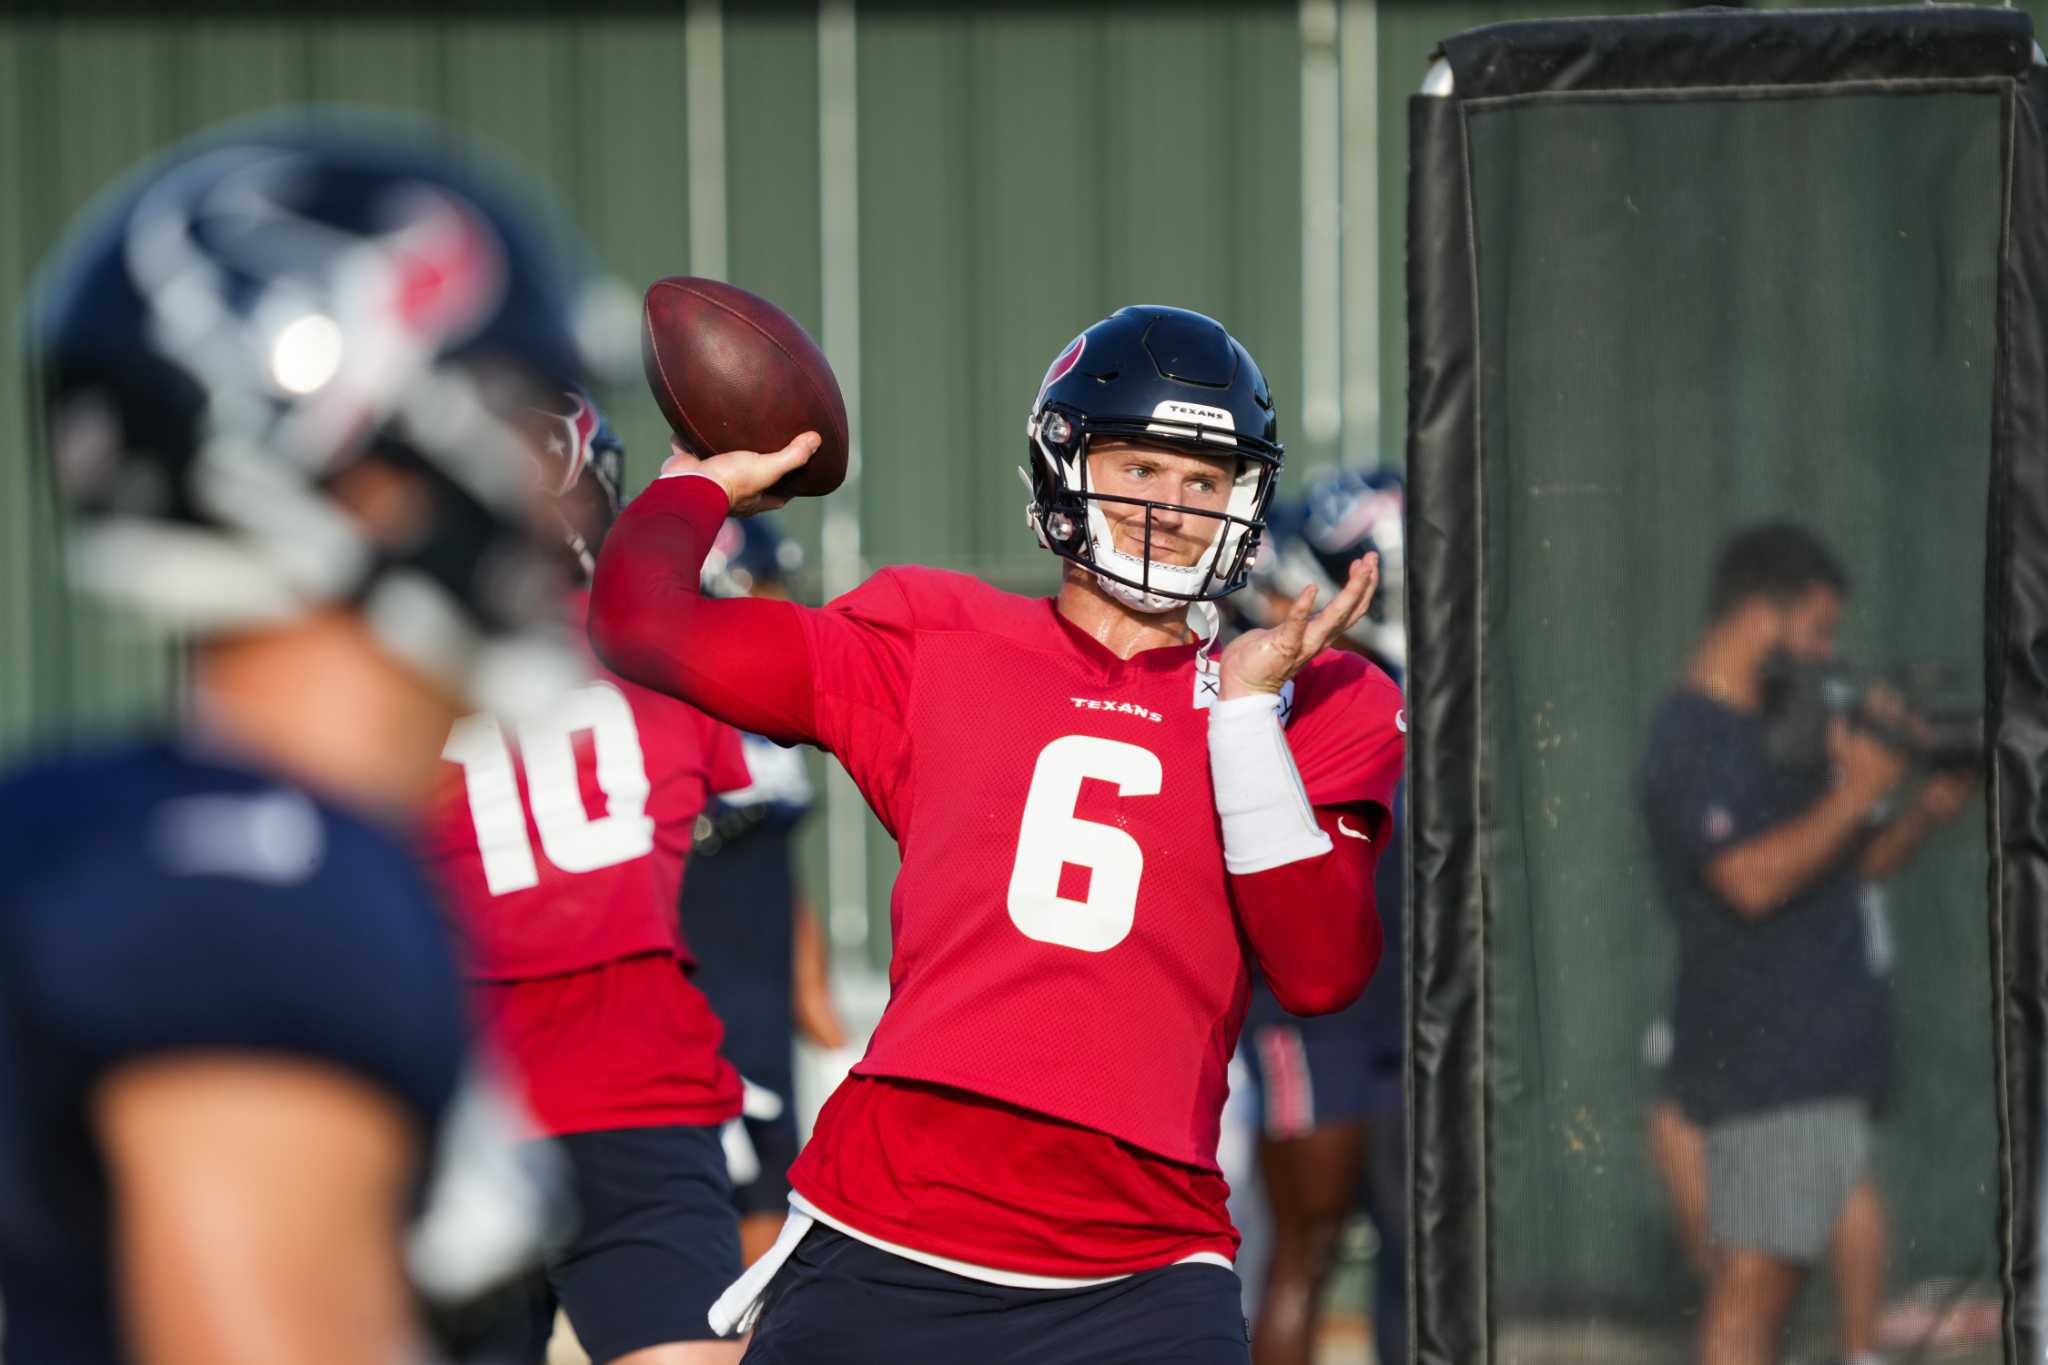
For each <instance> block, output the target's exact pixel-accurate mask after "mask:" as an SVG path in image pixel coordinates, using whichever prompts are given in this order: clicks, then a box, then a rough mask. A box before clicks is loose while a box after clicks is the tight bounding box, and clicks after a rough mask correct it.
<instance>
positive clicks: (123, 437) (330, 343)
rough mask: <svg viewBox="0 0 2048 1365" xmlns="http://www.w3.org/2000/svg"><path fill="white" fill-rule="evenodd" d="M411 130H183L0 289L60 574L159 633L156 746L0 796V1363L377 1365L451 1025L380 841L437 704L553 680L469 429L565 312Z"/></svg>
mask: <svg viewBox="0 0 2048 1365" xmlns="http://www.w3.org/2000/svg"><path fill="white" fill-rule="evenodd" d="M430 136H431V137H434V138H438V137H440V135H439V134H438V133H432V132H430V130H424V129H423V130H420V134H419V139H420V142H421V143H425V142H426V140H427V139H428V138H429V137H430ZM413 145H414V144H413V143H412V142H409V141H407V142H401V141H398V140H394V139H391V138H388V137H386V136H384V135H379V136H376V137H371V136H363V135H357V134H354V133H349V132H346V131H341V130H336V131H332V132H328V133H317V134H316V133H312V132H309V131H307V130H306V126H305V124H304V123H303V121H297V122H294V123H292V124H289V125H285V124H270V125H265V124H258V125H244V126H241V127H239V128H235V129H231V130H228V131H226V132H224V133H221V134H216V135H212V136H210V137H208V138H205V139H203V140H200V141H198V142H197V143H193V144H186V145H185V146H183V147H181V148H179V149H177V150H175V151H174V152H172V153H170V154H168V155H167V156H166V157H165V158H164V159H162V160H160V161H157V162H155V163H153V164H151V165H150V166H148V167H147V168H146V169H144V170H143V171H141V172H139V173H138V174H137V175H136V176H134V177H131V179H130V180H129V181H128V182H127V183H126V184H125V185H124V186H123V187H121V188H120V189H118V190H116V191H113V192H111V193H110V196H109V197H107V198H104V199H103V200H102V201H101V202H100V203H99V204H98V205H97V206H96V207H95V209H94V210H92V211H91V212H90V213H89V215H88V217H87V218H86V219H85V220H84V221H82V222H81V223H80V224H79V225H78V226H76V227H75V228H74V229H73V230H72V231H71V233H70V235H69V237H68V239H67V241H66V242H65V244H64V245H63V246H62V247H61V248H60V250H59V254H58V256H57V257H56V259H55V261H54V263H53V264H51V265H50V266H49V267H48V268H47V269H46V271H45V273H44V275H43V276H42V277H41V278H40V279H39V281H38V287H37V297H36V301H35V303H34V305H33V307H32V311H31V317H30V345H31V354H32V357H33V361H34V372H35V374H36V376H37V378H38V380H39V381H40V384H41V390H42V395H43V398H44V400H45V402H46V405H47V407H46V411H47V413H48V418H49V431H50V446H51V451H52V454H53V455H54V458H55V466H56V468H55V473H56V482H57V486H58V488H59V490H60V496H61V498H62V499H63V501H64V502H65V503H66V504H67V505H68V508H69V510H70V511H71V512H72V513H73V515H74V517H75V525H74V527H73V528H72V535H71V538H70V550H71V552H72V563H73V566H74V571H75V574H76V577H77V579H78V581H79V582H80V584H81V585H82V586H84V587H85V588H88V589H91V590H93V591H96V592H98V593H100V594H102V595H104V596H107V597H109V598H111V599H113V600H116V601H118V602H120V603H122V604H125V605H127V606H130V607H133V608H138V609H140V610H141V611H142V612H143V613H144V614H146V615H147V616H149V617H151V618H153V619H154V620H156V621H158V622H160V623H164V624H167V625H170V626H173V627H175V628H177V629H179V630H180V631H181V632H183V634H184V636H185V638H186V639H187V640H189V641H190V642H191V651H190V672H189V675H188V676H189V688H188V699H189V705H188V707H187V710H186V714H185V716H184V719H183V721H182V723H180V724H179V725H177V726H176V727H175V728H174V729H172V730H170V731H169V732H167V733H164V734H162V735H160V736H157V737H151V738H146V739H141V740H135V741H130V742H125V743H116V744H110V745H107V746H105V747H101V748H97V749H91V750H81V751H77V752H73V753H70V754H67V755H61V756H54V757H46V758H44V759H42V760H39V761H36V762H33V763H31V764H29V765H28V766H26V767H23V768H20V769H18V770H16V771H15V772H14V773H13V774H12V775H11V776H10V777H8V778H7V779H6V781H5V782H4V784H0V856H4V858H5V861H6V866H7V868H8V877H7V881H6V884H5V886H4V888H0V1297H4V1298H5V1301H6V1354H7V1358H8V1359H9V1360H13V1361H20V1362H24V1363H25V1362H32V1361H33V1362H41V1361H50V1362H58V1361H61V1362H63V1363H64V1365H113V1362H119V1361H131V1360H133V1361H149V1362H152V1365H156V1363H159V1362H161V1363H162V1365H182V1363H184V1362H192V1363H193V1365H198V1363H199V1362H205V1365H277V1362H280V1361H292V1362H294V1363H295V1365H318V1363H319V1362H333V1363H334V1365H342V1363H343V1362H365V1361H368V1362H376V1363H377V1365H385V1363H387V1362H389V1363H394V1365H395V1362H399V1361H413V1360H417V1359H419V1355H418V1351H419V1346H420V1343H419V1336H418V1333H417V1331H416V1329H415V1327H414V1325H413V1323H412V1321H411V1314H410V1309H409V1302H410V1300H409V1295H408V1291H407V1282H406V1274H405V1264H404V1257H403V1256H402V1252H401V1243H402V1233H403V1229H404V1225H405V1222H406V1220H407V1217H408V1215H409V1211H410V1210H411V1208H412V1206H413V1202H414V1195H415V1193H416V1189H417V1187H418V1185H419V1183H420V1177H421V1175H422V1164H423V1161H422V1158H423V1156H424V1155H425V1154H426V1153H427V1152H428V1151H429V1150H430V1147H431V1145H432V1144H433V1143H434V1141H435V1139H436V1133H437V1129H439V1128H440V1127H441V1126H442V1123H443V1119H444V1116H447V1115H448V1114H450V1113H452V1112H455V1106H454V1105H453V1103H452V1101H453V1098H454V1096H455V1095H456V1092H457V1083H458V1075H459V1073H461V1072H462V1070H463V1068H464V1059H465V1055H466V1042H465V1032H464V1026H463V1017H464V1016H463V1009H462V996H461V988H460V981H459V978H458V977H457V974H456V968H455V964H454V961H453V956H452V953H451V948H450V943H449V940H448V937H447V935H446V932H445V926H444V924H443V922H442V919H441V916H440V913H439V911H438V910H437V908H436V906H435V903H434V900H433V897H432V895H431V893H430V891H429V889H428V888H427V887H426V886H425V884H424V883H423V882H422V880H421V878H420V875H419V872H418V870H417V864H416V862H415V860H414V858H413V855H412V852H411V850H410V849H409V848H408V847H407V846H406V843H405V829H406V827H407V826H408V825H409V824H410V822H411V820H412V817H413V814H414V812H415V811H416V809H417V808H418V807H419V806H420V805H421V804H422V803H423V802H424V801H425V800H426V798H427V796H428V793H429V791H430V790H431V787H432V783H433V780H434V776H435V772H436V768H437V765H438V763H439V759H440V750H441V743H442V740H443V739H444V738H445V736H446V734H447V730H448V725H449V723H450V722H451V721H452V720H453V719H454V717H455V714H456V712H457V709H458V707H459V706H460V705H461V704H462V699H463V698H465V697H472V696H493V697H497V696H500V695H502V696H503V698H504V700H505V701H507V702H516V701H517V700H519V698H518V696H516V695H515V692H514V691H506V690H504V689H503V688H501V687H500V686H499V685H500V684H503V683H506V682H508V681H509V682H516V683H520V684H529V683H530V684H533V685H535V686H543V685H545V684H544V683H543V678H544V677H545V678H547V679H550V680H554V681H559V680H562V679H565V678H566V677H567V676H569V674H570V673H571V671H572V669H573V660H574V656H573V654H571V653H570V652H569V651H568V649H567V641H566V638H565V637H563V636H562V633H561V631H560V629H559V590H558V589H557V588H556V587H554V586H553V584H554V581H555V579H554V573H553V570H552V567H551V564H550V560H549V554H550V550H549V546H548V543H547V541H546V539H545V538H544V536H543V535H542V534H541V531H540V528H539V525H538V523H537V522H536V521H535V520H534V519H533V517H532V516H531V510H532V509H531V502H532V494H531V488H530V482H531V465H530V461H529V460H528V458H527V456H526V453H525V450H524V447H523V445H522V444H521V443H520V442H519V440H518V439H517V436H516V434H515V430H514V427H513V420H514V419H513V414H514V413H515V412H516V411H517V410H518V409H519V408H520V407H521V406H523V405H524V404H525V403H526V402H529V401H531V398H532V396H533V395H535V394H537V393H540V392H542V391H544V390H545V388H546V387H548V386H555V385H561V384H567V383H580V382H583V381H584V379H585V375H586V364H585V357H584V355H583V348H582V347H581V346H580V345H579V343H578V341H577V339H576V338H577V332H576V329H575V321H576V319H577V318H578V317H579V316H585V315H587V312H586V308H585V305H586V304H587V303H588V302H589V300H590V297H591V296H590V295H589V294H587V293H586V287H585V286H584V285H581V284H573V283H572V282H571V281H570V279H569V278H568V277H567V276H566V275H565V274H564V272H563V269H562V266H561V264H560V263H561V262H563V261H566V260H573V259H575V258H574V257H573V256H570V255H565V254H564V251H563V247H564V246H565V245H566V244H563V243H552V242H549V241H547V240H546V239H545V238H544V237H543V235H542V233H541V231H540V229H539V223H538V219H536V218H535V217H532V216H530V212H529V211H528V210H526V209H523V208H520V207H517V205H518V204H519V203H521V202H522V200H523V194H521V195H519V197H515V194H517V193H518V192H515V191H510V190H507V189H505V188H502V187H500V186H499V185H498V184H497V183H496V178H495V177H490V178H487V177H485V176H484V175H482V174H481V173H478V172H475V171H472V170H464V169H459V168H458V163H457V162H456V161H455V160H454V159H453V158H451V157H450V156H449V155H448V154H446V153H444V152H434V153H429V152H425V151H417V150H413ZM548 624H552V626H553V627H554V629H553V630H552V633H551V634H552V643H550V632H549V630H548V629H547V626H548ZM462 1112H465V1113H467V1112H470V1111H469V1110H466V1109H465V1110H463V1111H462ZM442 1278H443V1279H444V1281H445V1280H446V1278H447V1277H445V1276H444V1277H442Z"/></svg>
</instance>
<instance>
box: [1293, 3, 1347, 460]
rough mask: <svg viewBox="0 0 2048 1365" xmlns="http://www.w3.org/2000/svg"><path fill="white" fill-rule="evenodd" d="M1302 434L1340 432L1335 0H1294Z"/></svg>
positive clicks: (1328, 437) (1326, 437) (1333, 437)
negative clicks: (1298, 49)
mask: <svg viewBox="0 0 2048 1365" xmlns="http://www.w3.org/2000/svg"><path fill="white" fill-rule="evenodd" d="M1300 15H1301V19H1300V32H1301V435H1302V441H1303V444H1304V445H1305V446H1308V447H1309V448H1311V449H1315V448H1318V447H1321V448H1323V449H1324V450H1327V449H1328V447H1329V446H1330V445H1332V444H1334V443H1335V442H1336V441H1337V439H1338V437H1339V436H1340V435H1341V434H1342V432H1343V425H1344V406H1343V391H1342V388H1341V383H1342V369H1341V366H1342V359H1341V358H1342V355H1343V345H1344V319H1343V314H1342V299H1341V284H1342V260H1341V253H1342V243H1341V236H1340V234H1341V225H1340V222H1339V217H1338V215H1339V212H1340V210H1341V205H1342V200H1341V198H1340V194H1341V191H1340V185H1341V182H1342V176H1343V158H1342V149H1341V147H1340V145H1339V141H1338V134H1339V130H1340V108H1339V99H1340V95H1339V88H1338V85H1339V77H1338V62H1337V41H1338V34H1337V0H1301V9H1300Z"/></svg>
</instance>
